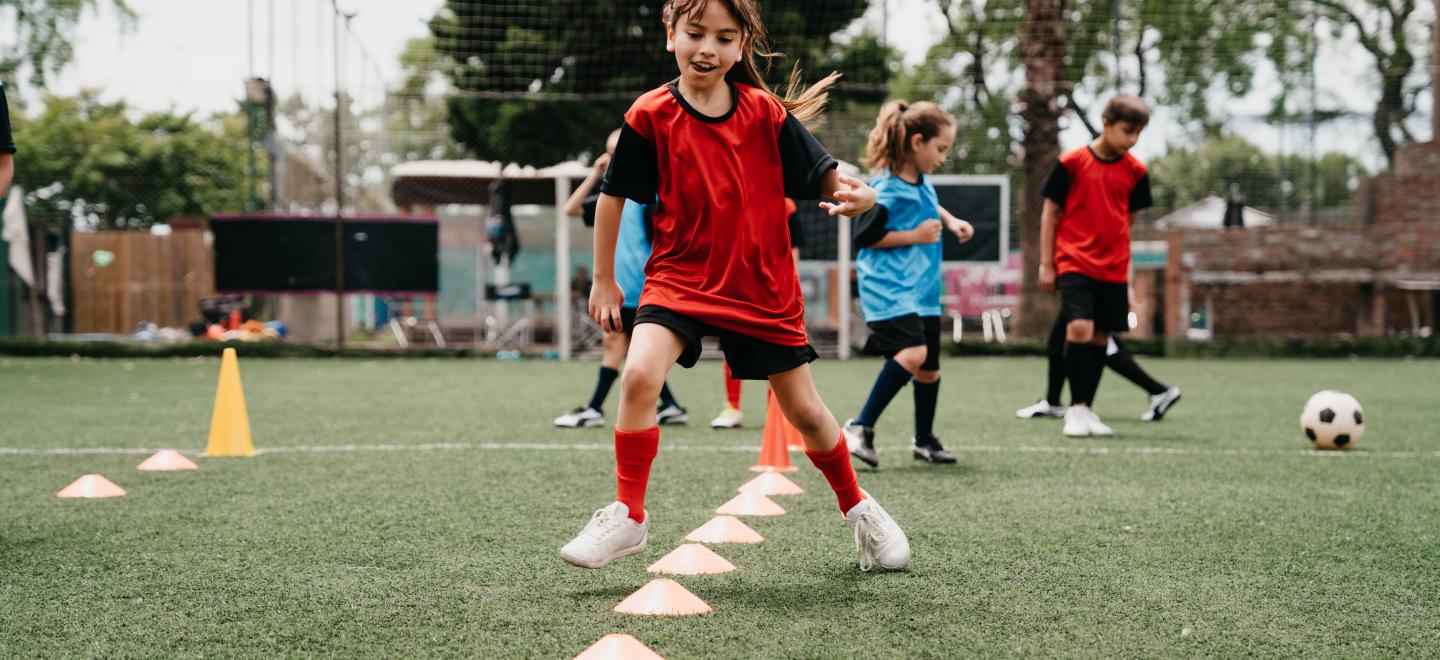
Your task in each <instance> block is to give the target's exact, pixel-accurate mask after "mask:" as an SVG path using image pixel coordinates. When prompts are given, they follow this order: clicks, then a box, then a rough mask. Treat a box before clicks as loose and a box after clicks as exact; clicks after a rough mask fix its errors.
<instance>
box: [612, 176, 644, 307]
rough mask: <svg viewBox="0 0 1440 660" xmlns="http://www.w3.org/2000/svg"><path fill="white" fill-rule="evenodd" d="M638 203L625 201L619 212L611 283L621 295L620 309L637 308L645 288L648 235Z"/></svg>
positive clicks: (640, 205) (642, 209)
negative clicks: (613, 275) (612, 280)
mask: <svg viewBox="0 0 1440 660" xmlns="http://www.w3.org/2000/svg"><path fill="white" fill-rule="evenodd" d="M645 210H646V207H645V206H644V205H642V204H636V203H635V202H632V201H630V200H628V199H627V200H625V210H624V211H622V212H621V213H620V234H619V236H618V237H617V238H616V240H615V282H616V283H617V284H619V285H620V289H621V290H622V291H624V292H625V303H624V305H623V306H624V307H629V308H631V309H635V308H637V307H639V306H640V289H642V288H644V286H645V262H647V261H649V260H650V236H649V233H648V230H647V229H646V227H645V224H646V223H645Z"/></svg>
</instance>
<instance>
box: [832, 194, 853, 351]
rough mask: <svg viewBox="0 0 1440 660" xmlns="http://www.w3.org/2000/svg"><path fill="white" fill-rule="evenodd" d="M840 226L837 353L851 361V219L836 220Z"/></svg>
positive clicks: (837, 254) (836, 297)
mask: <svg viewBox="0 0 1440 660" xmlns="http://www.w3.org/2000/svg"><path fill="white" fill-rule="evenodd" d="M836 221H838V222H839V225H838V226H837V227H836V232H835V235H836V240H835V243H836V245H835V251H836V255H835V256H836V260H835V261H836V269H837V270H838V271H839V272H838V273H836V274H835V304H836V305H838V306H839V307H840V308H839V309H837V310H835V322H836V323H837V324H838V325H839V326H840V328H839V333H838V335H837V340H836V341H837V343H838V344H839V345H838V346H836V347H835V350H836V353H837V355H838V357H839V358H840V359H841V360H849V359H850V218H849V217H847V216H843V215H842V216H839V217H838V218H836Z"/></svg>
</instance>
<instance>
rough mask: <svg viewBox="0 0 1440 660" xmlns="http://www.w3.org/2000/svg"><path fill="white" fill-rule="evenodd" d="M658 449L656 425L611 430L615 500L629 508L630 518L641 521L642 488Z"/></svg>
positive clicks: (646, 480) (658, 432)
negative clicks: (627, 429)
mask: <svg viewBox="0 0 1440 660" xmlns="http://www.w3.org/2000/svg"><path fill="white" fill-rule="evenodd" d="M659 450H660V427H658V426H652V427H650V428H648V429H645V430H643V431H622V430H620V429H619V428H618V427H617V428H616V429H615V481H616V487H615V492H616V495H615V499H617V500H620V501H621V502H624V503H625V506H627V507H629V508H630V519H631V520H634V521H635V522H636V523H643V522H645V487H646V486H648V485H649V484H650V463H651V462H652V461H654V460H655V453H656V452H657V451H659Z"/></svg>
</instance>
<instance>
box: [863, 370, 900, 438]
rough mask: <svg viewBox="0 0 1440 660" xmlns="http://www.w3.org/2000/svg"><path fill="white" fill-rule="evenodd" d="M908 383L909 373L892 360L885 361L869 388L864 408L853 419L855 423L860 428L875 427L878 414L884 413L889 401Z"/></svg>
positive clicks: (878, 417)
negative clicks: (873, 383)
mask: <svg viewBox="0 0 1440 660" xmlns="http://www.w3.org/2000/svg"><path fill="white" fill-rule="evenodd" d="M908 382H910V372H908V371H906V370H905V367H902V366H900V363H899V362H896V361H894V360H885V366H883V367H881V368H880V375H879V376H876V377H875V385H874V386H872V387H871V388H870V398H868V399H866V400H865V407H864V408H862V409H861V410H860V416H859V417H856V418H855V423H857V424H860V425H861V426H871V427H873V426H875V422H877V421H879V420H880V413H883V412H885V406H888V405H890V400H891V399H893V398H895V395H896V394H897V393H899V392H900V388H902V387H905V383H908Z"/></svg>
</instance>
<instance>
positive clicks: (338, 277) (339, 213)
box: [330, 0, 345, 350]
mask: <svg viewBox="0 0 1440 660" xmlns="http://www.w3.org/2000/svg"><path fill="white" fill-rule="evenodd" d="M330 6H331V7H332V8H333V9H334V13H333V14H332V26H333V28H334V30H335V38H334V40H333V44H334V51H335V53H334V60H335V341H336V346H337V347H338V348H339V349H340V350H344V349H345V173H344V170H343V169H342V165H343V163H344V160H343V159H344V152H345V148H344V145H342V144H341V142H340V137H341V136H340V118H341V116H342V104H343V102H344V93H343V91H342V85H341V82H340V3H339V2H338V0H330Z"/></svg>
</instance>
